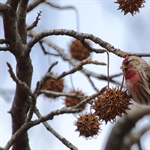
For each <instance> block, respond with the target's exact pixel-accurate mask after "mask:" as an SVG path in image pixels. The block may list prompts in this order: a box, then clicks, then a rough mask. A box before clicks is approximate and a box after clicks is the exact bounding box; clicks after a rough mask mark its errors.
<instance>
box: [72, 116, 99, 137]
mask: <svg viewBox="0 0 150 150" xmlns="http://www.w3.org/2000/svg"><path fill="white" fill-rule="evenodd" d="M75 126H77V129H76V131H78V132H79V134H80V136H84V137H85V138H89V137H93V136H96V135H98V133H99V131H100V122H99V119H98V118H97V117H96V116H94V115H93V114H91V113H90V114H83V115H81V116H80V117H79V118H78V120H77V122H76V123H75Z"/></svg>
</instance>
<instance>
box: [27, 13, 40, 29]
mask: <svg viewBox="0 0 150 150" xmlns="http://www.w3.org/2000/svg"><path fill="white" fill-rule="evenodd" d="M41 13H42V11H40V12H39V13H38V15H37V17H36V20H35V21H34V22H33V23H32V24H31V25H30V26H28V27H27V30H32V29H33V28H34V27H36V26H37V24H38V22H39V20H40V16H41Z"/></svg>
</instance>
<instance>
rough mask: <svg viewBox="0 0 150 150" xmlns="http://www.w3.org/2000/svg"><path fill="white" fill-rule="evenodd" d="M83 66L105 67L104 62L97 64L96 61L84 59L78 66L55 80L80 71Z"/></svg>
mask: <svg viewBox="0 0 150 150" xmlns="http://www.w3.org/2000/svg"><path fill="white" fill-rule="evenodd" d="M85 64H96V65H106V64H105V63H104V62H98V61H92V60H91V59H90V58H87V59H84V60H82V61H81V62H80V64H78V65H77V66H76V67H74V68H72V69H71V70H69V71H67V72H63V73H62V74H61V75H59V76H58V77H57V79H60V78H62V77H64V76H66V75H68V74H72V73H74V72H76V71H78V70H82V66H83V65H85Z"/></svg>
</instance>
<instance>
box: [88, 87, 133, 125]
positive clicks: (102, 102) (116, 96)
mask: <svg viewBox="0 0 150 150" xmlns="http://www.w3.org/2000/svg"><path fill="white" fill-rule="evenodd" d="M130 100H131V98H130V97H128V96H127V93H126V91H123V90H120V89H118V88H112V89H111V88H107V90H106V91H105V92H104V93H103V94H102V95H100V96H99V97H97V98H96V100H94V103H93V105H92V106H91V108H92V109H94V110H95V113H94V114H95V115H96V116H98V117H99V119H100V120H103V121H105V122H106V123H107V122H108V121H115V118H116V116H122V114H126V113H127V112H126V111H127V110H129V109H130V108H129V105H130V104H131V103H130Z"/></svg>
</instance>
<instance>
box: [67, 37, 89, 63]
mask: <svg viewBox="0 0 150 150" xmlns="http://www.w3.org/2000/svg"><path fill="white" fill-rule="evenodd" d="M87 43H88V44H90V43H89V42H87ZM69 50H70V54H71V56H72V57H73V58H74V59H77V60H80V61H81V60H84V59H86V58H88V57H89V56H90V51H89V50H88V49H87V48H86V47H85V46H84V45H83V44H82V43H81V42H80V41H79V40H77V39H76V40H74V41H72V43H71V45H70V49H69Z"/></svg>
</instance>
